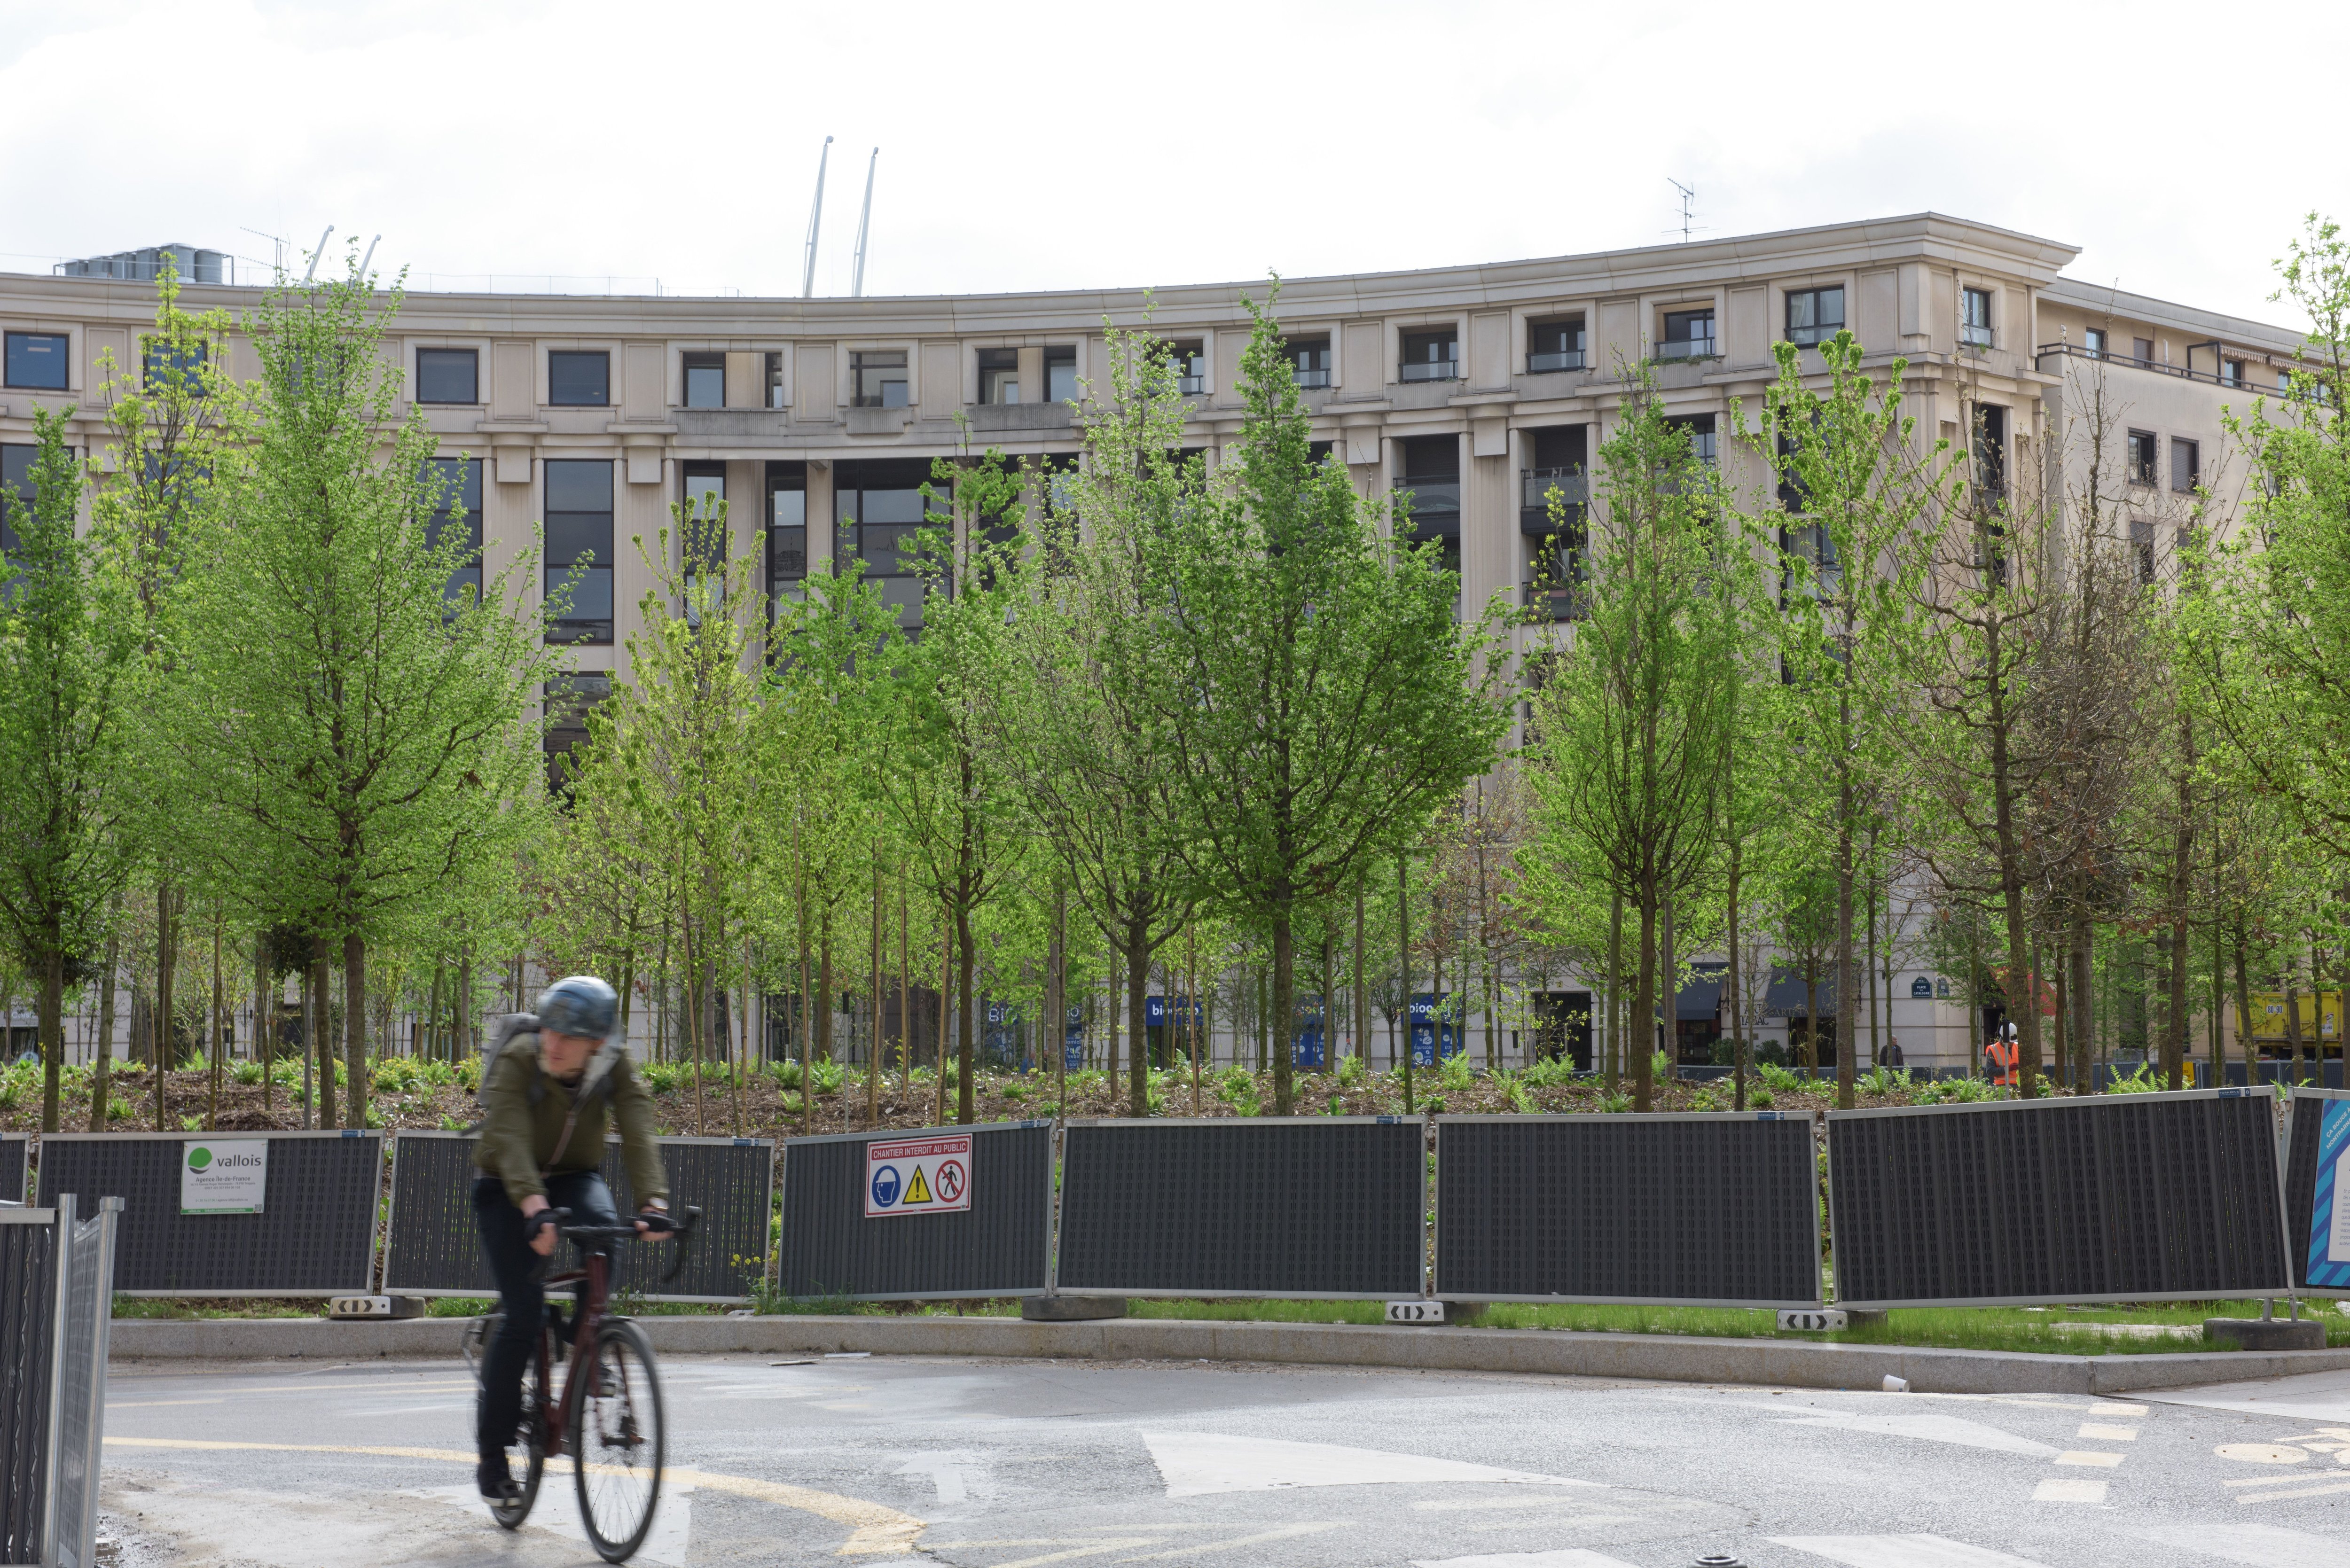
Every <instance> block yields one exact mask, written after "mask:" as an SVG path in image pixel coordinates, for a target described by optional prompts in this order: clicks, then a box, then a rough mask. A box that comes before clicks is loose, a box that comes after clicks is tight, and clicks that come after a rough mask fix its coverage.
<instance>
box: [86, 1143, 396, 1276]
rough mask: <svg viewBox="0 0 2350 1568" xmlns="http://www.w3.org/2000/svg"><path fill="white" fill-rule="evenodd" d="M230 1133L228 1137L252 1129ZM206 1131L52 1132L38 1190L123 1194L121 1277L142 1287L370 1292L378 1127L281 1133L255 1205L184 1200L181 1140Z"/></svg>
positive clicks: (93, 1201)
mask: <svg viewBox="0 0 2350 1568" xmlns="http://www.w3.org/2000/svg"><path fill="white" fill-rule="evenodd" d="M243 1136H245V1135H239V1134H222V1135H221V1137H222V1138H223V1139H226V1138H228V1137H243ZM202 1138H203V1135H201V1134H180V1133H172V1134H166V1135H161V1136H158V1135H155V1134H151V1133H148V1134H132V1133H99V1134H77V1135H63V1134H57V1135H52V1136H50V1137H45V1138H43V1139H42V1140H41V1165H40V1183H41V1200H42V1201H43V1202H44V1203H47V1202H49V1201H51V1200H53V1199H55V1197H56V1196H57V1194H58V1193H60V1192H71V1193H76V1194H78V1195H79V1196H80V1198H81V1201H82V1206H83V1207H84V1209H85V1210H90V1209H94V1208H95V1207H96V1205H97V1203H98V1200H99V1199H100V1198H120V1199H122V1202H123V1211H122V1227H121V1230H120V1233H119V1240H118V1241H117V1242H116V1245H115V1264H114V1269H115V1272H114V1288H115V1289H116V1290H118V1291H126V1292H131V1293H138V1294H143V1295H193V1296H246V1295H321V1296H323V1295H332V1294H336V1293H343V1292H363V1291H365V1290H367V1289H368V1288H369V1275H370V1273H371V1272H372V1267H371V1265H372V1264H373V1262H374V1259H375V1221H376V1198H377V1194H378V1192H379V1191H380V1188H381V1183H382V1175H383V1135H382V1134H380V1133H373V1132H369V1133H360V1132H356V1131H353V1132H345V1133H331V1132H329V1133H278V1134H275V1135H273V1136H272V1137H270V1138H269V1139H268V1143H269V1173H268V1181H267V1186H266V1188H265V1191H264V1194H263V1198H262V1212H261V1213H258V1214H187V1215H183V1214H182V1213H181V1212H180V1154H181V1146H182V1144H183V1143H186V1142H189V1141H202Z"/></svg>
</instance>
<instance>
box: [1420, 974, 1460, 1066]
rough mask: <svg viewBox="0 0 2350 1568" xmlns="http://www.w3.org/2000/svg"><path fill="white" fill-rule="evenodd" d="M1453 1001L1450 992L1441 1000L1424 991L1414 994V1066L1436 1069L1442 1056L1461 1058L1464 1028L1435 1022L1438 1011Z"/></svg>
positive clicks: (1440, 997) (1442, 996)
mask: <svg viewBox="0 0 2350 1568" xmlns="http://www.w3.org/2000/svg"><path fill="white" fill-rule="evenodd" d="M1450 1001H1451V993H1449V992H1447V993H1445V994H1444V995H1434V994H1431V993H1430V992H1425V991H1422V992H1414V993H1413V995H1412V999H1411V1064H1412V1065H1413V1066H1415V1067H1433V1066H1435V1065H1436V1062H1437V1057H1438V1054H1439V1053H1441V1054H1443V1055H1446V1056H1458V1055H1459V1054H1461V1026H1460V1025H1459V1024H1457V1023H1450V1022H1448V1023H1438V1022H1437V1020H1436V1014H1437V1011H1438V1009H1439V1008H1440V1007H1442V1006H1443V1005H1444V1004H1445V1003H1446V1002H1450Z"/></svg>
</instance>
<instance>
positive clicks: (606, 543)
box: [546, 458, 612, 643]
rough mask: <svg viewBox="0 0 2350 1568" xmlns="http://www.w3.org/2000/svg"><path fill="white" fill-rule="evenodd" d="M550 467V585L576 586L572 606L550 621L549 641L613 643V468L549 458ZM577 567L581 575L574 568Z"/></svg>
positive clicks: (607, 463)
mask: <svg viewBox="0 0 2350 1568" xmlns="http://www.w3.org/2000/svg"><path fill="white" fill-rule="evenodd" d="M575 566H577V567H578V568H579V570H578V573H577V577H576V578H575V577H574V576H573V572H572V568H573V567H575ZM567 580H569V581H570V583H571V603H570V606H569V607H568V608H567V609H566V610H565V612H564V615H563V618H562V619H560V620H551V621H549V622H548V623H547V628H546V640H547V641H549V642H602V643H608V642H610V641H611V640H612V464H611V462H610V461H609V460H608V459H599V460H597V461H594V462H581V461H578V460H576V459H570V458H549V459H547V460H546V592H547V593H549V594H553V593H555V592H556V590H557V589H559V588H561V587H563V586H564V584H565V582H566V581H567Z"/></svg>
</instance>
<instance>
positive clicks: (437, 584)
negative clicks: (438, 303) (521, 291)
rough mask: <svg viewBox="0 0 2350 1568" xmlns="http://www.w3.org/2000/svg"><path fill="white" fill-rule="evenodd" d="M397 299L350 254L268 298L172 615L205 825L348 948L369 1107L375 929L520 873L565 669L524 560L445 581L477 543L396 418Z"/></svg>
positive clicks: (414, 427) (420, 436)
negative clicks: (446, 520) (533, 718)
mask: <svg viewBox="0 0 2350 1568" xmlns="http://www.w3.org/2000/svg"><path fill="white" fill-rule="evenodd" d="M398 306H399V296H398V294H397V293H396V292H395V293H392V294H390V295H389V296H379V295H378V293H377V292H376V290H375V288H374V286H373V284H372V282H371V281H370V280H369V279H368V278H366V277H363V276H362V275H360V274H359V269H358V267H357V266H356V265H353V266H352V267H351V268H350V269H349V270H348V273H347V274H346V275H344V276H342V277H339V278H334V279H330V280H328V281H327V282H324V283H320V284H317V285H316V286H300V287H294V288H284V289H279V290H276V291H274V292H273V293H271V294H270V295H268V296H266V297H265V300H264V302H263V303H262V305H261V306H260V308H259V310H258V312H257V313H256V316H255V319H254V321H253V322H252V324H251V326H252V330H253V341H254V344H255V348H256V349H257V350H258V352H259V355H260V358H261V371H262V373H261V377H260V379H259V381H258V383H257V384H256V385H255V387H254V389H253V400H252V407H251V412H250V416H249V419H248V421H246V424H245V428H244V430H243V431H242V434H243V437H244V440H243V443H242V444H241V445H240V446H238V447H237V448H235V449H234V451H233V452H224V454H223V456H222V459H221V461H222V472H221V473H220V475H219V476H218V478H217V480H216V482H215V483H216V487H217V492H218V494H217V501H216V504H214V505H213V507H212V508H210V509H209V510H208V512H207V513H206V514H204V515H203V517H202V518H200V519H199V523H198V526H196V527H195V528H193V529H192V530H191V536H190V538H189V541H188V543H187V545H186V547H185V555H184V566H183V570H184V573H185V576H184V580H183V581H182V584H181V585H180V587H178V589H177V590H176V591H175V593H174V594H173V596H172V615H171V618H170V623H171V628H172V637H173V648H174V653H175V657H176V659H177V660H178V663H179V669H178V670H177V679H176V681H175V687H176V691H177V693H178V695H177V696H175V699H174V700H173V701H172V702H171V704H170V705H169V707H168V710H167V717H168V719H169V722H170V723H171V727H172V742H173V743H174V753H175V754H174V756H173V759H172V762H173V764H174V766H175V768H176V769H177V770H178V771H179V772H180V773H181V774H182V776H184V777H185V778H186V780H187V781H188V784H189V787H190V788H191V789H192V791H193V792H195V795H196V798H197V799H199V800H201V801H203V803H205V804H206V806H207V808H208V815H207V816H206V818H205V819H204V821H203V824H202V825H201V831H200V832H199V833H198V834H197V835H195V836H194V838H195V843H196V845H197V846H198V847H199V848H200V849H201V851H202V853H203V854H204V855H205V856H206V857H208V863H209V869H210V874H211V875H212V876H213V877H216V878H218V879H219V880H221V881H222V882H224V883H226V884H231V885H234V886H235V887H236V888H238V889H239V891H240V892H241V893H242V895H243V897H244V902H245V903H246V904H247V905H248V907H251V908H254V909H277V910H282V911H284V912H286V914H287V915H289V916H292V917H295V918H298V919H300V920H301V922H302V923H303V924H304V926H305V927H306V929H308V930H309V931H310V932H311V934H312V935H313V936H314V938H316V939H317V940H318V941H319V942H320V943H321V944H322V945H321V947H320V948H319V949H318V950H317V952H318V956H319V957H320V959H321V960H322V961H323V960H324V958H325V957H326V956H327V954H328V952H329V951H331V950H333V949H334V948H339V956H340V959H341V963H342V970H343V983H344V992H343V997H344V1009H343V1026H344V1050H345V1057H346V1062H345V1065H346V1068H347V1071H348V1080H349V1083H350V1086H351V1094H352V1097H353V1099H354V1100H355V1101H359V1100H360V1099H362V1098H363V1096H364V1095H365V1092H366V1090H365V1085H366V1083H367V1076H368V1075H367V1065H366V1020H367V1015H368V1008H367V999H368V996H369V992H368V982H367V956H368V950H369V943H370V942H371V941H377V940H396V939H397V938H398V937H399V936H400V935H403V934H405V933H407V932H409V931H411V930H412V929H414V924H415V921H416V919H417V917H418V916H419V915H420V914H421V911H423V910H424V909H429V908H432V907H433V906H434V905H435V904H436V902H437V901H438V900H441V899H443V898H446V897H448V896H449V891H450V889H451V888H452V887H463V886H464V885H466V884H467V883H468V882H471V881H474V880H477V879H483V878H496V877H509V876H511V875H512V874H513V866H514V856H515V851H516V850H517V849H518V848H519V847H520V846H522V845H523V844H524V843H525V842H527V840H528V837H529V836H530V835H531V834H533V833H534V832H535V831H536V823H537V820H538V814H539V811H540V810H541V807H542V801H543V794H544V790H543V785H542V783H541V772H540V770H541V768H542V766H543V763H542V760H541V753H540V749H539V744H538V742H539V729H538V726H537V725H536V724H535V723H533V722H530V721H529V720H528V719H527V718H526V717H525V715H526V714H528V713H529V712H530V711H532V709H533V706H534V704H535V701H536V695H537V692H538V691H539V689H540V687H541V686H542V684H543V683H544V682H545V680H546V679H547V677H548V676H550V675H551V674H553V673H554V672H555V670H556V665H557V657H556V652H555V651H554V650H551V649H548V648H546V645H545V643H544V641H543V639H542V633H541V628H540V625H539V623H538V620H537V618H536V616H534V615H533V614H531V613H530V612H529V611H528V610H527V609H526V608H525V601H524V598H523V594H522V585H523V583H524V582H525V581H526V579H527V571H528V563H529V559H530V552H527V551H525V553H524V554H525V561H524V562H523V563H522V564H518V565H516V566H513V567H510V568H508V569H507V570H506V571H505V572H504V573H502V574H500V575H499V576H496V577H495V578H494V579H492V580H491V581H490V582H489V583H487V584H486V585H485V586H484V590H483V592H482V594H481V595H480V597H474V596H473V594H472V593H471V592H470V591H467V592H464V593H463V594H461V595H460V596H458V597H452V596H451V593H450V587H449V585H450V582H451V578H452V576H453V575H454V574H455V573H456V571H457V570H458V568H459V567H461V566H466V565H469V564H471V562H472V560H473V554H472V550H471V546H470V544H469V543H468V542H467V541H466V540H465V539H463V537H462V536H459V535H456V534H455V533H454V531H452V532H451V533H450V534H449V535H447V536H444V537H441V538H438V539H436V538H435V537H434V536H433V535H432V516H433V514H434V513H435V511H436V510H437V504H438V503H440V502H441V501H442V499H444V497H443V496H442V493H440V490H439V487H438V485H437V483H436V482H435V480H434V478H433V476H432V472H430V471H429V470H428V468H427V466H426V460H427V459H429V458H430V457H431V456H432V452H433V440H432V435H431V433H430V431H428V430H427V429H426V427H425V424H424V421H423V418H422V415H421V412H419V411H415V410H411V414H410V416H409V418H408V419H407V420H406V421H404V422H403V421H400V420H398V419H397V418H396V417H395V413H396V404H397V401H398V399H399V396H400V378H399V374H398V372H397V371H396V370H395V369H392V368H391V358H390V356H389V355H388V354H387V353H386V352H385V343H384V336H385V331H386V327H387V325H388V323H389V321H390V317H391V316H392V315H393V313H394V312H396V310H397V309H398ZM320 974H321V977H323V962H322V964H321V966H320ZM321 1034H322V1035H323V1031H322V1032H321ZM321 1046H322V1051H323V1047H324V1041H323V1038H322V1040H321ZM330 1060H331V1059H330V1058H328V1057H325V1056H324V1055H323V1054H322V1060H321V1066H322V1076H323V1077H325V1078H326V1079H327V1080H328V1081H329V1082H330V1081H331V1073H330V1072H328V1071H327V1070H326V1069H327V1064H328V1062H329V1061H330ZM325 1086H326V1085H325V1084H323V1083H322V1085H321V1088H322V1090H323V1089H324V1088H325ZM323 1105H324V1102H323V1097H322V1108H323ZM354 1119H360V1118H359V1117H358V1116H355V1118H354Z"/></svg>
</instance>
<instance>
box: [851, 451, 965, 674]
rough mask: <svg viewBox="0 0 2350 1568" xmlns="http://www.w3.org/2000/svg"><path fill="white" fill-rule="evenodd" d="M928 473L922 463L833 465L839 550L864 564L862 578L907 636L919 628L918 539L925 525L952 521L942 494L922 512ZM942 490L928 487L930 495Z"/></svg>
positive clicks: (920, 621)
mask: <svg viewBox="0 0 2350 1568" xmlns="http://www.w3.org/2000/svg"><path fill="white" fill-rule="evenodd" d="M930 474H931V465H930V463H929V462H927V461H925V460H922V459H913V460H903V459H900V460H897V461H891V460H888V459H881V460H877V461H871V462H836V463H835V464H833V520H834V522H835V524H837V528H838V531H839V538H840V549H841V550H842V551H843V552H844V553H846V554H847V555H851V556H855V557H857V559H858V560H859V561H862V562H863V563H864V564H865V576H866V578H867V580H868V581H870V582H873V583H876V584H879V587H880V589H881V597H882V599H883V601H884V602H885V603H887V604H888V605H889V607H891V608H892V609H894V610H896V611H897V612H898V624H899V626H900V627H901V628H904V629H906V630H907V631H909V632H916V631H920V629H921V627H922V589H923V585H922V578H921V576H920V574H919V571H918V569H917V568H918V565H919V562H920V545H919V541H918V539H917V535H919V534H920V532H921V530H922V529H924V528H926V527H937V528H944V527H950V526H951V525H952V523H953V519H952V517H951V515H949V514H947V513H946V511H945V510H944V508H945V506H946V499H947V498H946V497H945V496H944V495H943V494H941V495H940V496H939V498H938V501H937V506H938V508H939V509H938V510H935V511H929V510H925V509H924V506H923V504H922V485H923V483H925V482H926V481H928V480H929V479H930ZM941 488H943V487H941V486H938V485H933V486H932V489H933V490H934V491H935V490H939V489H941Z"/></svg>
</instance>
